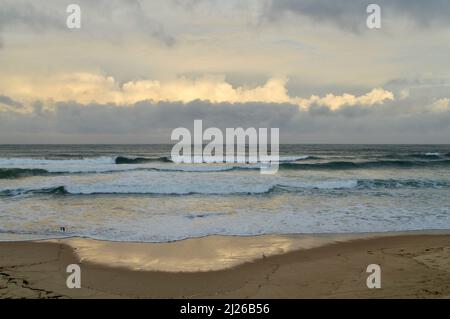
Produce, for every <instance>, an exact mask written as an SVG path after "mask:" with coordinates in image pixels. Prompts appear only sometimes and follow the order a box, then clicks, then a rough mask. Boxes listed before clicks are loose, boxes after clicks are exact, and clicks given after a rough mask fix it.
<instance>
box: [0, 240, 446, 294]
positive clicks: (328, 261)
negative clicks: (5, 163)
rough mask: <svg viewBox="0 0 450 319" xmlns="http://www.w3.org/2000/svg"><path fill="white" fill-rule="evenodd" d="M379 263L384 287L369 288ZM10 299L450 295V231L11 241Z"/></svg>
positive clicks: (5, 251) (5, 268)
mask: <svg viewBox="0 0 450 319" xmlns="http://www.w3.org/2000/svg"><path fill="white" fill-rule="evenodd" d="M69 264H79V265H80V267H81V286H82V287H81V288H80V289H68V288H67V286H66V278H67V276H68V275H69V274H68V273H66V267H67V265H69ZM369 264H378V265H380V266H381V289H368V288H367V286H366V279H367V276H368V275H369V274H368V273H366V268H367V266H368V265H369ZM0 298H450V235H448V234H395V233H391V234H383V235H377V236H375V237H373V235H372V236H370V237H368V236H361V235H358V236H356V235H354V236H352V235H348V236H253V237H224V236H209V237H204V238H197V239H188V240H183V241H177V242H172V243H164V244H151V243H116V242H102V241H95V240H90V239H82V238H71V239H61V240H51V241H22V242H2V243H0Z"/></svg>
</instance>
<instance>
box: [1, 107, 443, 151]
mask: <svg viewBox="0 0 450 319" xmlns="http://www.w3.org/2000/svg"><path fill="white" fill-rule="evenodd" d="M421 103H422V102H415V101H413V100H408V101H389V102H386V103H385V104H377V105H374V106H373V107H370V108H362V107H361V105H353V106H346V107H343V108H341V109H338V110H336V111H331V110H329V109H328V108H325V111H323V110H324V109H323V107H320V106H317V105H314V106H312V107H311V108H309V109H302V108H299V107H298V106H297V105H293V104H278V103H255V102H247V103H225V102H224V103H210V102H206V101H193V102H189V103H179V102H158V103H152V102H149V101H142V102H138V103H135V104H133V105H132V106H128V107H118V106H116V105H111V104H96V103H92V104H88V105H84V104H79V103H75V102H60V103H55V104H54V105H52V106H51V107H49V106H46V105H45V104H43V103H34V104H33V106H32V111H31V112H28V113H17V112H12V111H9V112H3V113H2V116H1V117H0V143H36V142H40V143H44V142H50V141H51V142H55V143H119V142H120V143H167V142H170V134H171V132H172V130H173V129H174V128H177V127H187V128H190V129H192V126H193V121H194V120H195V119H202V120H203V123H204V127H205V128H206V127H213V126H214V127H218V128H220V129H225V128H227V127H243V128H248V127H255V128H261V127H278V128H280V134H281V142H283V143H447V142H448V136H450V109H449V108H448V101H440V102H439V103H444V104H443V105H444V106H446V108H443V109H440V110H439V111H438V112H437V111H430V110H428V109H427V108H426V107H425V108H424V107H422V108H419V107H418V106H417V105H415V104H421ZM428 103H432V101H428ZM439 103H438V104H439Z"/></svg>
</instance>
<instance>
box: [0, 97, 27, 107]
mask: <svg viewBox="0 0 450 319" xmlns="http://www.w3.org/2000/svg"><path fill="white" fill-rule="evenodd" d="M0 104H4V105H7V106H12V107H16V108H21V107H22V106H23V105H22V103H20V102H17V101H14V100H13V99H11V98H10V97H8V96H5V95H0Z"/></svg>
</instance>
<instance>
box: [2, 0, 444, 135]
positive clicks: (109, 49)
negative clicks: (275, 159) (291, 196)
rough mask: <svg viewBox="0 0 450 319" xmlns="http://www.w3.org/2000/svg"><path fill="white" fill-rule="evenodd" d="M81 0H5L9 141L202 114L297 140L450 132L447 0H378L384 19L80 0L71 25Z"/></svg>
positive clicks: (203, 0)
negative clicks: (374, 26) (375, 26)
mask: <svg viewBox="0 0 450 319" xmlns="http://www.w3.org/2000/svg"><path fill="white" fill-rule="evenodd" d="M72 2H73V1H68V0H67V1H66V0H60V1H58V0H49V1H42V0H38V1H31V0H14V1H12V0H4V1H2V4H1V5H0V69H1V70H2V71H1V74H0V134H1V137H0V143H27V142H30V143H45V142H52V143H53V142H54V143H85V142H94V141H97V142H101V143H114V142H124V143H133V142H136V143H145V142H149V143H156V142H167V141H168V137H170V130H171V129H173V128H175V127H177V126H189V125H191V124H192V121H193V119H196V118H202V119H204V122H206V123H210V125H214V126H217V127H221V126H223V125H225V123H226V125H229V127H236V126H243V125H247V126H256V127H280V132H281V133H282V134H281V138H282V142H292V143H295V142H303V143H304V142H312V143H313V142H320V143H326V142H330V143H334V142H339V143H346V142H348V143H352V142H360V143H365V142H367V143H392V142H396V143H416V142H417V143H419V142H420V143H448V141H449V137H450V62H449V61H448V56H450V41H449V39H450V20H448V16H450V2H449V1H445V0H435V1H433V2H429V3H428V2H425V1H419V0H408V1H406V0H392V1H387V0H379V1H372V2H374V3H377V4H379V5H380V6H381V8H382V28H381V29H379V30H369V29H367V28H366V27H365V22H366V18H367V13H366V10H365V9H366V6H367V5H368V4H369V2H368V3H365V2H361V1H344V0H336V1H322V0H314V1H312V0H295V1H294V0H247V1H237V0H230V1H217V0H171V1H162V0H148V1H138V0H112V1H106V0H100V1H89V0H79V1H76V2H77V3H78V4H79V5H80V7H81V10H82V11H81V13H82V16H81V17H82V27H81V29H78V30H69V29H67V28H66V26H65V21H66V18H67V13H66V11H65V10H66V7H67V5H68V4H70V3H72ZM108 121H109V122H108ZM250 124H252V125H250ZM283 132H284V133H283Z"/></svg>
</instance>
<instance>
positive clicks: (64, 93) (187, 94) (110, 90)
mask: <svg viewBox="0 0 450 319" xmlns="http://www.w3.org/2000/svg"><path fill="white" fill-rule="evenodd" d="M286 84H287V80H286V79H279V78H272V79H269V80H268V81H267V82H266V83H265V84H264V85H260V86H255V87H248V86H239V87H234V86H233V85H232V84H230V83H228V82H227V81H226V80H225V78H224V77H223V76H203V77H199V78H196V79H191V78H187V77H179V78H177V79H175V80H171V81H158V80H136V81H129V82H125V83H123V84H120V83H118V82H117V81H116V80H115V79H114V78H113V77H112V76H103V75H99V74H93V73H87V72H84V73H83V72H79V73H70V74H57V75H53V76H48V77H46V78H39V79H32V78H30V77H24V78H22V77H19V76H11V77H9V78H8V79H7V80H6V79H5V80H0V91H3V92H7V94H9V95H10V96H13V97H15V98H16V99H22V100H28V102H31V101H34V100H53V101H76V102H78V103H81V104H88V103H93V102H95V103H114V104H118V105H131V104H134V103H137V102H139V101H145V100H150V101H153V102H182V103H189V102H192V101H195V100H201V101H208V102H211V103H248V102H260V103H278V104H280V103H287V104H294V105H297V106H299V107H302V108H309V107H311V105H319V106H325V107H328V108H330V109H331V110H333V111H334V110H337V109H339V108H341V107H344V106H353V105H357V104H358V105H362V106H371V105H376V104H382V103H384V102H385V101H388V100H393V99H394V95H393V93H392V92H389V91H386V90H384V89H381V88H376V89H373V90H372V91H370V92H369V93H367V94H364V95H361V96H355V95H352V94H343V95H334V94H327V95H325V96H324V97H320V96H315V95H313V96H311V97H310V98H306V99H305V98H301V97H297V96H293V97H292V96H290V95H289V93H288V90H287V88H286Z"/></svg>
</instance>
